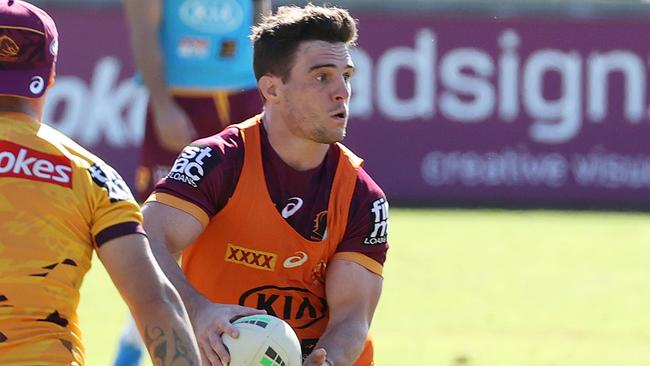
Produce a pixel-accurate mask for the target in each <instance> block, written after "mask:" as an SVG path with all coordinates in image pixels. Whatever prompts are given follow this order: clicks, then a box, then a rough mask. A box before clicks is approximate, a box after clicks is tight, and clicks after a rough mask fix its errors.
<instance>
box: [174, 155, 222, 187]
mask: <svg viewBox="0 0 650 366" xmlns="http://www.w3.org/2000/svg"><path fill="white" fill-rule="evenodd" d="M219 160H220V159H219V157H218V156H217V155H215V153H214V150H213V149H212V148H211V147H209V146H197V145H190V146H186V147H185V148H184V149H183V151H182V152H181V154H180V155H179V156H178V158H176V161H175V162H174V166H172V169H171V170H170V171H169V174H167V177H166V178H167V179H172V180H176V181H179V182H183V183H186V184H189V185H191V186H192V187H198V185H199V183H200V182H201V180H202V179H203V177H204V176H206V175H207V174H208V173H209V172H210V170H212V168H214V166H215V165H217V163H218V162H219Z"/></svg>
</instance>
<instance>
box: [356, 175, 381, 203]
mask: <svg viewBox="0 0 650 366" xmlns="http://www.w3.org/2000/svg"><path fill="white" fill-rule="evenodd" d="M354 196H355V198H356V199H358V200H364V201H366V200H370V201H374V200H376V199H380V198H383V199H386V194H384V191H383V190H382V189H381V187H380V186H379V184H377V182H375V180H374V179H372V177H371V176H370V174H368V172H367V171H366V170H365V169H364V168H363V167H361V168H359V169H357V180H356V183H355V188H354Z"/></svg>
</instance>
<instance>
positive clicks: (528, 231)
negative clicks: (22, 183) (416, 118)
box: [80, 208, 650, 366]
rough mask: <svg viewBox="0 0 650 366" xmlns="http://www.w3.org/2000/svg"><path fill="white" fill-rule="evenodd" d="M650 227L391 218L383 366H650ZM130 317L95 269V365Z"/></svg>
mask: <svg viewBox="0 0 650 366" xmlns="http://www.w3.org/2000/svg"><path fill="white" fill-rule="evenodd" d="M648 218H649V216H648V215H647V214H641V213H606V212H554V211H489V210H479V211H472V210H426V209H420V210H408V209H396V208H393V209H391V223H390V228H389V230H390V242H391V243H392V247H391V249H390V251H389V260H388V263H387V265H386V269H385V282H384V293H383V295H382V300H381V302H380V305H379V308H378V309H377V313H376V316H375V319H374V322H373V325H372V331H373V335H374V338H375V340H376V344H377V347H376V355H377V356H376V364H377V365H378V366H401V365H409V366H410V365H480V366H522V365H526V366H550V365H557V366H564V365H567V366H568V365H570V366H612V365H616V366H640V365H645V364H647V361H648V360H649V359H650V347H648V344H650V317H649V316H647V314H648V309H650V291H648V289H650V275H649V274H650V269H649V267H650V266H649V263H650V225H649V224H648V221H649V220H648ZM125 315H126V307H125V306H124V305H123V303H122V301H121V300H120V299H119V298H118V295H117V292H116V291H115V289H114V288H113V286H112V285H111V284H110V282H109V280H108V277H107V275H106V273H105V271H104V269H103V268H102V267H101V264H100V263H99V262H98V261H95V263H94V266H93V269H92V270H91V271H90V273H89V274H88V276H87V278H86V281H85V283H84V285H83V287H82V300H81V308H80V320H81V327H82V329H83V330H84V339H85V341H86V345H87V361H88V362H87V364H88V365H92V366H103V365H110V364H111V360H112V358H113V355H114V350H115V348H116V346H117V335H118V333H119V331H120V329H121V328H122V326H123V325H124V318H125ZM143 364H144V365H150V363H148V362H147V363H143Z"/></svg>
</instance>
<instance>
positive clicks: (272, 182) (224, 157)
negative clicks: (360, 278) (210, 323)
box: [149, 115, 388, 366]
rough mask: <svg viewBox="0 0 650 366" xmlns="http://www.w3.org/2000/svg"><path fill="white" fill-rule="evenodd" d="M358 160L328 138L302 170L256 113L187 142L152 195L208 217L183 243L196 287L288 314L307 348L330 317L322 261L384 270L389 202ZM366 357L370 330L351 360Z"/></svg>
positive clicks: (361, 365)
mask: <svg viewBox="0 0 650 366" xmlns="http://www.w3.org/2000/svg"><path fill="white" fill-rule="evenodd" d="M361 163H362V160H361V159H360V158H358V157H356V156H355V155H354V154H353V153H352V152H351V151H349V150H348V149H347V148H345V147H344V146H343V145H340V144H332V145H331V146H330V150H329V151H328V153H327V156H326V158H325V159H324V161H323V163H322V164H321V165H320V166H318V167H316V168H314V169H311V170H308V171H303V172H298V171H296V170H294V169H293V168H291V167H290V166H288V165H287V164H286V163H284V162H283V161H282V160H281V159H280V157H279V156H277V154H276V153H275V151H274V150H273V148H272V146H271V145H270V143H269V141H268V138H267V136H266V134H265V132H264V128H263V125H262V123H261V121H260V116H259V115H258V116H257V117H254V118H251V119H249V120H248V121H246V122H244V123H241V124H239V125H236V126H234V127H233V128H228V129H226V131H224V132H222V133H220V134H218V135H216V136H213V137H211V138H207V139H203V140H200V141H198V142H197V143H195V144H192V145H190V146H188V147H186V148H185V149H184V150H183V152H182V153H181V155H180V156H179V157H178V159H177V160H176V163H175V164H174V166H173V167H172V169H171V171H170V172H169V174H168V175H167V177H166V178H165V180H164V181H162V182H161V183H159V184H158V186H157V188H156V190H155V192H154V194H153V195H152V196H151V197H150V199H149V201H157V202H160V203H163V204H166V205H169V206H172V207H176V208H178V209H180V210H183V211H185V212H187V213H189V214H190V215H192V216H193V217H195V218H196V219H197V220H198V221H199V222H201V223H202V224H203V225H204V228H205V229H204V231H203V233H202V234H201V235H200V236H199V238H197V240H196V241H195V242H194V243H193V244H192V245H191V246H190V247H188V249H186V250H185V251H184V252H183V270H184V272H185V274H186V276H187V278H188V280H189V281H190V283H192V285H193V286H194V287H195V288H196V289H197V290H198V291H200V292H201V293H202V294H204V295H205V296H206V297H208V298H209V299H210V300H212V301H215V302H221V303H238V304H240V305H244V306H250V307H256V308H259V309H264V310H266V311H267V312H268V313H269V314H271V315H274V316H278V317H280V318H282V319H284V320H285V321H287V322H288V323H289V324H290V325H291V326H292V327H293V328H294V330H295V331H296V333H297V334H298V337H299V339H300V341H301V344H302V350H303V353H304V355H306V354H309V353H310V352H311V350H312V349H313V347H314V346H315V344H316V343H317V341H318V339H319V337H320V336H321V335H322V334H323V332H324V330H325V328H326V325H327V322H328V317H329V310H328V307H327V300H326V297H325V280H326V276H325V273H326V268H327V265H328V263H330V261H332V260H334V259H345V260H348V261H352V262H356V263H357V264H359V265H361V266H363V267H365V268H366V269H368V270H369V271H372V272H374V273H376V274H379V275H381V274H382V270H383V264H384V261H385V258H386V251H387V248H388V243H387V240H386V238H387V225H388V204H387V203H386V198H385V196H384V194H383V192H382V191H381V189H380V188H379V187H378V186H377V184H376V183H374V181H372V179H370V177H369V176H368V175H367V174H366V173H365V172H364V171H363V168H362V167H361ZM371 364H372V342H371V341H370V340H368V342H367V344H366V349H365V351H364V353H363V354H362V356H361V357H360V358H359V360H358V361H357V363H356V364H355V365H357V366H368V365H371Z"/></svg>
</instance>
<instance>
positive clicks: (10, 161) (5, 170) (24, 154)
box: [0, 140, 72, 188]
mask: <svg viewBox="0 0 650 366" xmlns="http://www.w3.org/2000/svg"><path fill="white" fill-rule="evenodd" d="M0 177H11V178H21V179H29V180H35V181H39V182H45V183H53V184H57V185H60V186H62V187H66V188H72V166H71V163H70V159H68V158H66V157H65V156H57V155H51V154H46V153H42V152H40V151H36V150H32V149H30V148H28V147H25V146H21V145H17V144H14V143H13V142H9V141H3V140H0Z"/></svg>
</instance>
